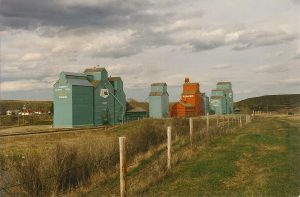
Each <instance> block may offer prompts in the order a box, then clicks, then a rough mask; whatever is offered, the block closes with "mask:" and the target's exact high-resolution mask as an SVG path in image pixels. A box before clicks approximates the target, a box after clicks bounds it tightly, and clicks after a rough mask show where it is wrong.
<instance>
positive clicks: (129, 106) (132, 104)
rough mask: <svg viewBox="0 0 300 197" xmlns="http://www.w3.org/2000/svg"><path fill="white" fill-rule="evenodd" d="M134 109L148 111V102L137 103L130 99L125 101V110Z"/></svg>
mask: <svg viewBox="0 0 300 197" xmlns="http://www.w3.org/2000/svg"><path fill="white" fill-rule="evenodd" d="M136 107H141V108H143V109H144V110H146V111H149V103H148V102H139V101H137V100H134V99H132V98H130V99H128V100H127V103H126V108H127V110H131V109H133V108H136Z"/></svg>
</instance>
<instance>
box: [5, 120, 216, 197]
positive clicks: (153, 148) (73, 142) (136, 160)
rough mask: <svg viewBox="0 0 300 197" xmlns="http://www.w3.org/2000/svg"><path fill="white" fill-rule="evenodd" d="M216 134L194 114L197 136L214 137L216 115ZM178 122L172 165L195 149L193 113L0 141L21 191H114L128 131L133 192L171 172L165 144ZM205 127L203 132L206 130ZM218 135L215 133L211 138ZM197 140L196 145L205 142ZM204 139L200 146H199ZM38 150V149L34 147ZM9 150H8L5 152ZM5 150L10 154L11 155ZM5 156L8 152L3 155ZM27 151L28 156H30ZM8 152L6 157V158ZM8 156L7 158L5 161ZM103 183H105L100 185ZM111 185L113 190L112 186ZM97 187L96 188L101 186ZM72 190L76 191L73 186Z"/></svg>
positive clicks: (45, 193)
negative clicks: (120, 152)
mask: <svg viewBox="0 0 300 197" xmlns="http://www.w3.org/2000/svg"><path fill="white" fill-rule="evenodd" d="M210 124H211V125H212V129H211V130H210V131H209V133H210V135H207V133H206V134H205V135H203V133H205V132H204V131H205V128H206V126H205V120H204V119H195V120H194V131H195V134H194V138H195V139H199V138H200V139H202V140H201V141H199V140H198V141H199V142H201V143H202V142H204V141H205V140H208V139H207V138H205V136H210V137H211V136H212V135H213V134H217V132H216V131H217V130H214V127H213V125H214V124H216V122H215V121H214V120H211V122H210ZM168 125H172V127H173V129H172V133H173V139H175V142H174V143H175V144H176V145H175V146H174V153H173V160H172V162H173V163H172V165H176V164H178V163H180V162H181V161H184V160H188V159H190V158H191V157H192V155H193V154H194V153H193V151H191V149H190V148H189V146H187V145H189V141H188V140H189V138H188V136H189V124H188V120H187V119H173V120H172V119H167V120H155V119H147V120H142V121H137V122H134V123H130V124H127V125H123V126H120V127H118V128H115V129H111V130H106V131H104V130H99V131H94V130H93V131H86V132H78V133H66V134H51V135H37V136H30V137H16V138H8V139H4V140H2V142H3V144H2V146H0V161H1V163H0V164H1V165H2V166H4V167H7V168H8V171H9V174H10V175H11V177H12V178H13V181H11V182H12V183H19V184H20V185H19V186H18V187H14V188H12V192H14V193H16V194H18V195H28V196H51V195H57V194H59V193H62V192H63V193H65V192H67V193H68V194H72V195H76V193H72V191H74V189H76V191H77V192H79V193H83V194H85V193H87V192H88V191H91V190H93V189H92V188H93V187H94V186H96V185H95V184H96V183H97V187H98V189H97V190H98V191H101V192H105V191H106V192H107V191H109V192H110V193H111V192H112V191H113V189H112V188H115V191H116V194H117V193H118V189H117V188H118V187H117V185H116V183H115V180H116V177H117V172H118V162H119V155H118V144H117V142H118V140H117V138H118V136H126V137H127V150H128V157H129V165H130V166H132V167H131V168H130V170H132V171H133V172H134V171H136V174H134V173H133V174H134V175H132V177H135V178H136V177H138V178H137V179H136V180H139V181H138V182H134V181H133V182H132V183H131V185H135V186H138V187H135V188H133V187H132V189H130V194H132V195H142V194H143V193H144V192H146V191H147V188H149V187H151V185H153V184H155V183H157V182H158V181H161V180H163V179H164V177H166V176H167V175H168V172H167V170H166V155H165V154H162V151H163V150H165V146H164V145H163V144H164V142H165V141H166V127H167V126H168ZM200 131H202V134H201V135H200ZM211 139H212V138H209V140H208V141H207V142H209V141H210V140H211ZM201 143H200V144H197V143H195V144H194V145H193V148H194V151H195V150H196V149H198V148H199V147H202V145H201ZM199 145H200V146H199ZM32 150H35V151H32ZM4 153H5V154H4ZM5 155H8V156H7V157H6V156H5ZM3 156H5V157H3ZM24 156H25V157H24ZM3 158H4V159H3ZM2 159H3V161H2ZM99 184H100V188H99ZM108 186H109V187H111V186H112V188H110V189H109V190H107V187H108ZM97 190H96V191H97ZM69 191H71V193H70V192H69Z"/></svg>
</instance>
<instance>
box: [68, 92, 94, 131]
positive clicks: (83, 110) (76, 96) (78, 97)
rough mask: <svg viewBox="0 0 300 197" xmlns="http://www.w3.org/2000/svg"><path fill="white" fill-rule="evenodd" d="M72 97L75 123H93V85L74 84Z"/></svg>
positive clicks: (77, 124) (80, 124)
mask: <svg viewBox="0 0 300 197" xmlns="http://www.w3.org/2000/svg"><path fill="white" fill-rule="evenodd" d="M72 97H73V102H72V106H73V113H72V114H73V125H74V126H85V125H89V126H91V125H93V124H94V120H93V119H94V116H93V111H94V110H93V87H86V86H73V87H72Z"/></svg>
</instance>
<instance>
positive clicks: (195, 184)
mask: <svg viewBox="0 0 300 197" xmlns="http://www.w3.org/2000/svg"><path fill="white" fill-rule="evenodd" d="M299 128H300V123H299V120H298V121H291V120H285V119H279V118H268V119H261V120H258V121H256V122H254V123H252V124H250V125H248V126H247V127H246V128H245V129H244V130H242V131H241V132H239V133H237V134H232V135H227V136H223V137H222V138H219V139H217V140H216V141H214V142H212V143H211V144H210V145H209V146H208V147H207V148H206V149H205V150H203V151H201V152H199V153H197V154H196V156H195V157H193V159H191V160H189V161H186V162H183V163H182V164H181V165H178V167H175V168H174V169H173V172H172V175H171V176H168V177H167V178H166V179H165V180H164V181H163V182H162V183H160V184H157V185H155V186H153V187H151V188H149V190H148V192H147V193H145V194H144V196H211V195H213V196H223V195H226V196H298V195H299V194H300V165H299V163H300V131H299Z"/></svg>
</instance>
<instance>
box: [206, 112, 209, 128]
mask: <svg viewBox="0 0 300 197" xmlns="http://www.w3.org/2000/svg"><path fill="white" fill-rule="evenodd" d="M208 130H209V115H208V113H207V114H206V131H207V133H208Z"/></svg>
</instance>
